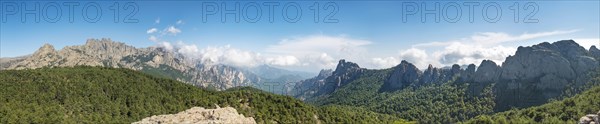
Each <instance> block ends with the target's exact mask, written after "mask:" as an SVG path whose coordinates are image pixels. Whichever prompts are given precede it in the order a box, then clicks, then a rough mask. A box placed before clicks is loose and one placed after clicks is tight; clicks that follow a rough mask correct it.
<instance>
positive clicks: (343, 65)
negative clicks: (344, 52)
mask: <svg viewBox="0 0 600 124" xmlns="http://www.w3.org/2000/svg"><path fill="white" fill-rule="evenodd" d="M356 69H360V66H358V64H356V63H353V62H346V60H344V59H342V60H340V61H339V63H338V65H337V67H336V68H335V71H334V73H345V72H347V71H349V70H356Z"/></svg>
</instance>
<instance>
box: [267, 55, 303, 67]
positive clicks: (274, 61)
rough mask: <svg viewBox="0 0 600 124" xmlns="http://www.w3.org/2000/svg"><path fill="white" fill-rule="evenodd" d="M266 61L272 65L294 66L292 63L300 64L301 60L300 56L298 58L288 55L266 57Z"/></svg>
mask: <svg viewBox="0 0 600 124" xmlns="http://www.w3.org/2000/svg"><path fill="white" fill-rule="evenodd" d="M265 62H266V63H267V64H270V65H277V66H292V65H298V64H299V63H300V60H298V58H296V57H295V56H290V55H287V56H275V57H269V58H266V59H265Z"/></svg>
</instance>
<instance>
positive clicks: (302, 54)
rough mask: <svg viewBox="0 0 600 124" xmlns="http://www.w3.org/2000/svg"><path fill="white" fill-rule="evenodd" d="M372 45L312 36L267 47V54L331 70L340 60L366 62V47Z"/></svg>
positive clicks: (363, 42)
mask: <svg viewBox="0 0 600 124" xmlns="http://www.w3.org/2000/svg"><path fill="white" fill-rule="evenodd" d="M371 43H372V42H371V41H367V40H360V39H352V38H349V37H346V36H343V35H341V36H328V35H310V36H304V37H295V38H290V39H283V40H281V41H280V42H279V43H278V44H275V45H271V46H269V47H267V49H266V52H268V53H271V54H284V55H292V56H296V57H297V58H298V59H299V60H300V61H301V63H302V64H301V65H304V66H317V67H322V68H331V67H335V65H336V64H337V60H338V59H348V60H351V61H363V60H365V59H364V58H365V57H366V53H367V49H366V48H365V46H367V45H369V44H371Z"/></svg>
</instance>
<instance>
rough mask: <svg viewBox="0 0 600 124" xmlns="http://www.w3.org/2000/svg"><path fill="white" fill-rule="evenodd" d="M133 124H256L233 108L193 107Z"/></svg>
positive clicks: (252, 119)
mask: <svg viewBox="0 0 600 124" xmlns="http://www.w3.org/2000/svg"><path fill="white" fill-rule="evenodd" d="M150 109H151V108H150ZM133 123H134V124H153V123H157V124H159V123H167V124H171V123H174V124H177V123H184V124H217V123H219V124H221V123H223V124H256V121H255V120H254V118H252V117H244V115H242V114H239V113H238V112H237V110H235V108H232V107H225V108H218V106H217V108H216V109H204V108H202V107H193V108H191V109H188V110H185V111H183V112H179V113H177V114H168V115H154V116H152V117H147V118H144V119H142V120H140V121H138V122H133Z"/></svg>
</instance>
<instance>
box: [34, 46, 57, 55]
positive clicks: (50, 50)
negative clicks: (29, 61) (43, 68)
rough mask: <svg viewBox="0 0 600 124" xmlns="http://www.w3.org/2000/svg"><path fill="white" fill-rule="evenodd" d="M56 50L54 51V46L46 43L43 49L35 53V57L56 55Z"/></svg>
mask: <svg viewBox="0 0 600 124" xmlns="http://www.w3.org/2000/svg"><path fill="white" fill-rule="evenodd" d="M55 52H56V50H55V49H54V46H52V45H50V44H48V43H45V44H44V45H43V46H42V47H40V48H39V49H38V50H37V51H36V52H35V53H34V55H46V54H49V53H55Z"/></svg>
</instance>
